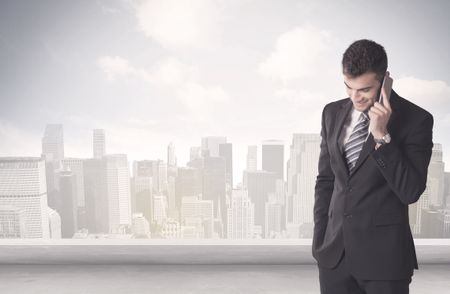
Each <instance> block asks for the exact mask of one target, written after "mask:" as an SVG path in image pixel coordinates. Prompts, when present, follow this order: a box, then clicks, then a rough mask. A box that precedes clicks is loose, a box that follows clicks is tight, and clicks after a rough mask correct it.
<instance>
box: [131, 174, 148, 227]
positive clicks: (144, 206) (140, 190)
mask: <svg viewBox="0 0 450 294" xmlns="http://www.w3.org/2000/svg"><path fill="white" fill-rule="evenodd" d="M131 183H132V191H133V192H132V201H131V202H132V204H133V205H132V206H133V207H132V212H133V213H142V214H143V216H144V217H145V218H146V219H147V220H148V221H152V220H153V216H152V211H153V182H152V177H148V176H137V177H133V178H132V180H131Z"/></svg>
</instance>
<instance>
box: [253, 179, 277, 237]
mask: <svg viewBox="0 0 450 294" xmlns="http://www.w3.org/2000/svg"><path fill="white" fill-rule="evenodd" d="M245 176H246V177H247V180H246V181H247V190H248V197H249V198H250V200H251V201H252V203H254V204H255V234H258V235H261V236H262V237H265V231H266V230H265V223H266V222H265V220H266V202H267V201H268V200H269V195H270V194H272V193H275V192H276V181H277V179H278V178H277V177H278V174H276V173H274V172H268V171H264V170H263V171H254V172H249V171H246V172H245Z"/></svg>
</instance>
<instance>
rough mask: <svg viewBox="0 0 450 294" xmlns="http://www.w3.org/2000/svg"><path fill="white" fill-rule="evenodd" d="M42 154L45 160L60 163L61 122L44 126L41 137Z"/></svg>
mask: <svg viewBox="0 0 450 294" xmlns="http://www.w3.org/2000/svg"><path fill="white" fill-rule="evenodd" d="M42 154H43V155H44V157H45V160H46V161H54V162H59V163H60V162H61V160H63V158H64V132H63V126H62V125H61V124H48V125H47V126H46V127H45V132H44V137H42ZM58 168H59V166H58Z"/></svg>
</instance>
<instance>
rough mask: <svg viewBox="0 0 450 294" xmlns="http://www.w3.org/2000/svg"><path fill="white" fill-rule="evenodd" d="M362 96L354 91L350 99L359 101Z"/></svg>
mask: <svg viewBox="0 0 450 294" xmlns="http://www.w3.org/2000/svg"><path fill="white" fill-rule="evenodd" d="M360 96H361V95H360V93H359V91H352V92H351V93H350V97H351V98H352V99H353V100H354V99H359V97H360Z"/></svg>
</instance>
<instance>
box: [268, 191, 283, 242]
mask: <svg viewBox="0 0 450 294" xmlns="http://www.w3.org/2000/svg"><path fill="white" fill-rule="evenodd" d="M265 209H266V213H265V217H266V219H265V226H264V227H265V233H264V235H265V236H266V238H269V239H273V238H277V237H278V238H279V237H280V234H281V232H282V230H283V229H284V227H285V226H284V221H285V214H284V206H283V205H282V204H281V203H279V202H278V201H277V197H276V196H275V193H273V194H270V195H269V201H267V202H266V207H265Z"/></svg>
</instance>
